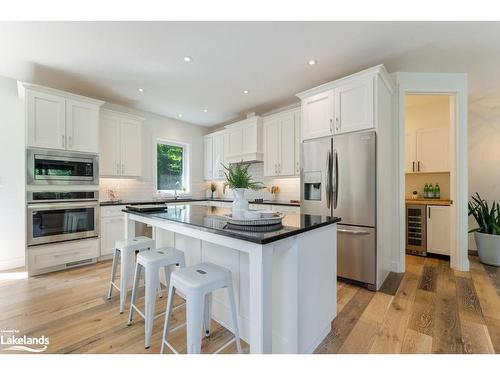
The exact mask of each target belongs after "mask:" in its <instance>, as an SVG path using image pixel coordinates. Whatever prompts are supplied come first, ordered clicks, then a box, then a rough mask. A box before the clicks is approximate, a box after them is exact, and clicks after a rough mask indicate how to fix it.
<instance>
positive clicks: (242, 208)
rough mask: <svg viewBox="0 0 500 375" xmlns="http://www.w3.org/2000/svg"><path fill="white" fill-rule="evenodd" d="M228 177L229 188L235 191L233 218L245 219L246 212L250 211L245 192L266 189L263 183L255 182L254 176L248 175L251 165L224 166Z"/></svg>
mask: <svg viewBox="0 0 500 375" xmlns="http://www.w3.org/2000/svg"><path fill="white" fill-rule="evenodd" d="M223 167H224V169H225V171H224V175H225V176H226V182H227V186H228V187H229V188H230V189H232V190H233V192H234V199H233V207H232V209H233V213H232V215H233V218H235V219H243V218H244V217H245V212H247V211H248V201H247V200H246V199H245V190H247V189H251V190H259V189H263V188H265V186H264V185H263V184H262V183H261V182H257V181H253V180H252V176H250V173H248V168H250V164H244V163H243V162H241V163H236V164H230V165H228V166H223Z"/></svg>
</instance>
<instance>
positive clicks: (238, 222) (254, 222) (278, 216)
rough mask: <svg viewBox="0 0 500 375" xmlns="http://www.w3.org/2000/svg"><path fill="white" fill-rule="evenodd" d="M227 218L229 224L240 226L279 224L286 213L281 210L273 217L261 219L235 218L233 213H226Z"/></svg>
mask: <svg viewBox="0 0 500 375" xmlns="http://www.w3.org/2000/svg"><path fill="white" fill-rule="evenodd" d="M224 217H225V218H226V219H227V222H228V224H230V225H238V226H246V227H248V226H266V225H277V224H281V222H282V220H283V218H284V217H285V215H283V214H282V213H280V212H276V213H275V214H274V215H273V216H271V217H265V218H260V219H234V218H233V217H232V215H231V214H227V215H224Z"/></svg>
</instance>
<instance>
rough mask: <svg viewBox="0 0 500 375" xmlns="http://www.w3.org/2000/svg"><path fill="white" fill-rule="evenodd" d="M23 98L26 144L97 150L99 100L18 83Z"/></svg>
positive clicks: (61, 148) (75, 149)
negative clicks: (24, 104) (24, 103)
mask: <svg viewBox="0 0 500 375" xmlns="http://www.w3.org/2000/svg"><path fill="white" fill-rule="evenodd" d="M18 86H19V92H20V95H21V96H22V97H24V98H25V100H26V124H27V146H28V147H41V148H48V149H57V150H72V151H78V152H91V153H97V152H98V150H99V134H98V133H99V132H98V127H99V107H100V106H101V105H102V104H103V103H104V102H102V101H99V100H95V99H90V98H86V97H83V96H79V95H74V94H71V93H67V92H64V91H59V90H54V89H51V88H48V87H43V86H38V85H32V84H28V83H23V82H18Z"/></svg>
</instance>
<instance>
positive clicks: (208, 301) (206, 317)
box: [203, 293, 212, 337]
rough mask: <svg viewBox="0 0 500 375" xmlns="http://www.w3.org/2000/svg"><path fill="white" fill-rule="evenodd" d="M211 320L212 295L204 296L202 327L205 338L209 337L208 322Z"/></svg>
mask: <svg viewBox="0 0 500 375" xmlns="http://www.w3.org/2000/svg"><path fill="white" fill-rule="evenodd" d="M211 319H212V293H207V294H206V295H205V308H204V309H203V327H204V329H205V337H208V336H210V321H211Z"/></svg>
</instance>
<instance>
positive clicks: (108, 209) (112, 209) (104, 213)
mask: <svg viewBox="0 0 500 375" xmlns="http://www.w3.org/2000/svg"><path fill="white" fill-rule="evenodd" d="M124 208H125V205H120V206H101V217H109V216H118V215H123V212H122V210H123V209H124Z"/></svg>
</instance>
